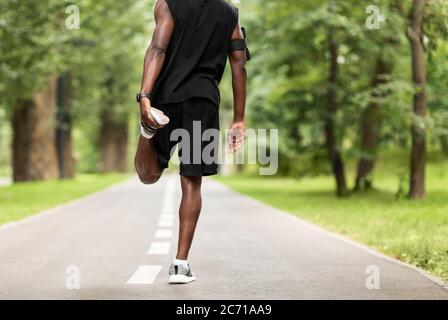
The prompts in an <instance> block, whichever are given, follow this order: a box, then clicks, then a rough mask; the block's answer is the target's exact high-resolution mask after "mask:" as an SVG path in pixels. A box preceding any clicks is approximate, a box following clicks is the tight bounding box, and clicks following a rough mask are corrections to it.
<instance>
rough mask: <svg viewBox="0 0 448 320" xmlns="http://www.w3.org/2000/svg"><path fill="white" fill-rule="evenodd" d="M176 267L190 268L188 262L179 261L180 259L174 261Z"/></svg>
mask: <svg viewBox="0 0 448 320" xmlns="http://www.w3.org/2000/svg"><path fill="white" fill-rule="evenodd" d="M173 263H174V265H176V266H178V265H183V266H185V267H187V266H188V260H179V259H174V260H173Z"/></svg>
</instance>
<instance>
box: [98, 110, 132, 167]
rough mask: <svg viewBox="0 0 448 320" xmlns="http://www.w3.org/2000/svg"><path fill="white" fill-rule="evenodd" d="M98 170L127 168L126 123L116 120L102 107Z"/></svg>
mask: <svg viewBox="0 0 448 320" xmlns="http://www.w3.org/2000/svg"><path fill="white" fill-rule="evenodd" d="M100 130H101V131H100V152H101V159H100V171H101V172H114V171H119V172H125V171H127V169H128V152H127V148H128V123H127V121H122V120H117V119H115V118H114V117H113V115H112V114H111V112H110V110H109V109H108V108H107V107H104V108H103V110H102V112H101V129H100Z"/></svg>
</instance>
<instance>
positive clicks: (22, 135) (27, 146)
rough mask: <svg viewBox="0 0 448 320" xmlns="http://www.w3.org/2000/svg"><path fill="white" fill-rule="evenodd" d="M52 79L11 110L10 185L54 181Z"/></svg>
mask: <svg viewBox="0 0 448 320" xmlns="http://www.w3.org/2000/svg"><path fill="white" fill-rule="evenodd" d="M55 111H56V78H51V79H50V80H49V82H48V86H47V87H46V88H45V89H44V90H42V91H39V92H34V93H33V94H32V97H31V98H30V99H27V100H22V101H20V102H19V103H18V104H17V106H16V107H15V108H14V111H13V116H12V127H13V143H12V144H13V146H12V149H13V179H14V182H21V181H32V180H49V179H56V178H57V177H58V164H57V156H56V148H55V130H54V125H55Z"/></svg>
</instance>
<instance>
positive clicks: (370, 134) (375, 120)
mask: <svg viewBox="0 0 448 320" xmlns="http://www.w3.org/2000/svg"><path fill="white" fill-rule="evenodd" d="M390 72H391V66H390V65H389V64H387V63H386V61H384V59H383V58H382V57H379V58H378V59H377V62H376V65H375V70H374V75H373V79H372V88H373V90H374V92H373V94H372V100H371V102H370V103H369V105H368V106H367V108H366V110H365V111H364V114H363V116H362V120H361V130H360V131H361V153H362V155H361V159H360V160H359V162H358V168H357V173H356V180H355V188H354V189H355V190H366V189H370V188H372V171H373V169H374V167H375V161H376V153H377V148H378V141H379V138H380V128H381V113H382V109H383V106H382V104H381V103H380V102H379V101H378V100H377V99H378V98H381V94H379V93H378V92H375V90H377V89H378V88H379V87H380V86H381V85H383V84H385V83H386V82H387V78H386V77H387V75H388V74H390Z"/></svg>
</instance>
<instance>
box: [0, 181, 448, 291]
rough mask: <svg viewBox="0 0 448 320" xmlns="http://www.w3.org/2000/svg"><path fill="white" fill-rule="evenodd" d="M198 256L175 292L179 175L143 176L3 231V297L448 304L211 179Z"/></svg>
mask: <svg viewBox="0 0 448 320" xmlns="http://www.w3.org/2000/svg"><path fill="white" fill-rule="evenodd" d="M203 188H204V195H203V199H204V201H203V202H204V205H203V211H202V214H201V218H200V222H199V226H198V230H197V234H196V238H195V242H194V244H193V248H192V251H191V255H190V262H191V265H192V269H193V272H194V273H195V274H196V276H197V278H198V280H197V281H195V282H193V283H191V284H188V285H174V286H173V285H169V284H168V283H167V281H168V276H167V273H168V267H169V264H170V262H171V260H172V258H173V255H174V254H175V249H176V241H177V235H176V233H177V232H176V231H177V212H176V211H177V206H178V200H179V195H180V190H179V183H178V177H177V176H176V175H171V176H165V177H164V178H162V180H161V181H160V182H159V183H158V184H157V185H154V186H144V185H142V184H140V183H139V182H138V181H137V180H135V179H133V180H131V181H128V182H126V183H123V184H120V185H117V186H114V187H112V188H109V189H107V190H105V191H102V192H100V193H97V194H95V195H91V196H88V197H86V198H83V199H81V200H78V201H76V202H74V203H71V204H69V205H65V206H61V207H59V208H56V209H52V210H50V211H47V212H45V213H42V214H39V215H37V216H34V217H32V218H30V219H26V220H24V221H21V222H19V223H16V224H12V225H7V226H4V227H1V228H0V299H448V290H447V289H446V286H444V284H443V283H441V282H440V281H439V282H437V279H435V280H433V279H430V278H429V277H428V276H426V275H424V274H422V273H421V272H419V271H418V270H415V269H413V268H410V267H408V266H406V265H403V264H401V263H398V262H397V261H395V260H392V259H389V258H385V257H384V256H382V255H379V254H377V253H375V252H373V251H371V250H369V249H367V248H365V247H364V246H361V245H358V244H356V243H354V242H351V241H348V240H345V239H343V238H341V237H339V236H335V235H333V234H331V233H328V232H326V231H323V230H322V229H320V228H317V227H315V226H313V225H311V224H309V223H307V222H304V221H302V220H300V219H298V218H296V217H293V216H291V215H289V214H286V213H284V212H281V211H279V210H277V209H273V208H271V207H269V206H266V205H263V204H261V203H259V202H257V201H255V200H252V199H250V198H248V197H245V196H242V195H239V194H237V193H235V192H232V191H230V190H229V189H227V188H226V187H224V186H222V185H220V184H218V183H217V182H215V181H213V180H211V179H205V181H204V183H203Z"/></svg>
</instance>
